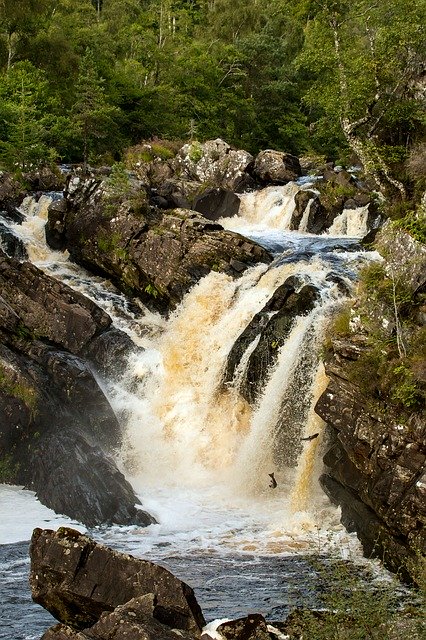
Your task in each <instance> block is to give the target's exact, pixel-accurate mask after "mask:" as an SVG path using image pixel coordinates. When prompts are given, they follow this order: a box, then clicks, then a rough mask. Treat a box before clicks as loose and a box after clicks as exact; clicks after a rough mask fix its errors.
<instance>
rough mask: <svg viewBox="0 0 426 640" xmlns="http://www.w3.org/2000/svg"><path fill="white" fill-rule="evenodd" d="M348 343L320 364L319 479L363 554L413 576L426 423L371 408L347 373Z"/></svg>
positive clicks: (419, 547)
mask: <svg viewBox="0 0 426 640" xmlns="http://www.w3.org/2000/svg"><path fill="white" fill-rule="evenodd" d="M350 346H351V345H350V343H349V344H346V345H345V349H344V351H345V355H343V353H342V347H343V345H342V344H340V345H336V347H335V349H336V350H335V352H334V356H333V358H332V360H331V361H330V362H329V363H328V364H327V367H326V371H327V373H328V375H329V376H330V382H329V385H328V387H327V390H326V391H325V393H324V394H323V395H322V396H321V397H320V399H319V401H318V403H317V406H316V412H317V413H318V414H319V415H320V416H321V417H322V418H323V420H325V421H326V422H327V424H328V426H329V448H328V451H327V453H326V455H325V457H324V463H325V472H324V474H323V475H322V477H321V484H322V486H323V488H324V490H325V491H326V493H327V494H328V495H329V496H330V498H331V499H332V500H333V501H334V502H335V503H336V504H339V505H341V508H342V522H343V524H344V525H345V526H346V527H347V528H348V530H350V531H356V532H357V534H358V537H359V538H360V540H361V542H362V545H363V548H364V552H365V553H366V555H378V556H379V557H381V558H383V560H384V562H385V564H386V565H387V566H388V567H389V568H390V569H391V570H392V571H402V573H403V575H404V576H405V577H408V576H409V575H411V577H413V578H414V579H416V574H415V571H416V570H415V568H414V565H415V564H416V561H417V554H418V553H425V552H426V539H425V530H424V525H425V522H426V471H425V460H426V446H425V445H426V425H425V423H424V421H422V420H421V417H420V415H413V416H412V418H411V420H409V421H408V422H407V423H405V424H401V423H399V422H397V420H396V416H392V414H391V412H387V413H384V414H380V413H378V412H377V413H376V412H375V411H374V410H373V409H369V407H368V399H367V398H366V397H365V396H364V395H363V393H362V392H361V391H360V389H359V387H358V386H357V385H355V384H353V383H352V382H350V381H349V380H348V379H347V377H346V375H347V374H346V373H345V367H346V366H347V363H348V357H347V354H348V351H349V349H350Z"/></svg>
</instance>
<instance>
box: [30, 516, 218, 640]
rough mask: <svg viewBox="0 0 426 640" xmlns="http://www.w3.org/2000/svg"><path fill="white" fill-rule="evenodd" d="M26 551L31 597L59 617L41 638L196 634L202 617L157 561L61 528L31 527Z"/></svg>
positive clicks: (188, 592) (185, 589)
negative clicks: (122, 550)
mask: <svg viewBox="0 0 426 640" xmlns="http://www.w3.org/2000/svg"><path fill="white" fill-rule="evenodd" d="M30 555H31V574H30V585H31V590H32V596H33V599H34V600H35V602H38V603H39V604H41V605H42V606H43V607H45V608H46V609H47V610H48V611H50V613H52V615H54V616H55V617H56V618H57V619H58V620H59V621H60V622H61V623H62V626H61V625H59V626H58V627H54V628H53V629H51V630H50V631H48V632H47V633H46V634H45V636H44V637H45V638H50V639H52V640H53V638H56V639H59V638H73V637H75V638H100V639H103V638H116V640H119V639H121V638H123V639H124V638H133V637H141V638H148V639H149V638H152V639H154V638H158V639H159V640H160V639H162V638H164V640H166V639H167V640H169V639H171V638H179V637H181V638H182V637H183V638H197V637H199V636H200V632H201V629H202V627H203V626H204V624H205V620H204V617H203V614H202V612H201V609H200V607H199V605H198V603H197V601H196V599H195V596H194V592H193V590H192V589H191V588H190V587H189V586H188V585H187V584H185V583H184V582H182V581H181V580H179V579H177V578H175V577H174V576H173V575H172V574H171V573H170V572H169V571H167V570H166V569H164V568H163V567H160V566H158V565H155V564H153V563H152V562H148V561H147V560H140V559H137V558H133V557H132V556H130V555H125V554H123V553H119V552H117V551H113V550H111V549H108V548H107V547H104V546H103V545H100V544H97V543H96V542H94V541H93V540H91V539H90V538H88V537H87V536H85V535H82V534H80V533H78V532H77V531H74V530H72V529H67V528H62V529H59V530H58V531H57V532H53V531H49V530H41V529H35V530H34V533H33V537H32V540H31V547H30ZM64 625H65V626H64ZM80 630H82V631H81V635H80V634H78V633H77V634H76V633H75V632H76V631H80ZM173 630H175V631H173ZM176 630H177V631H176ZM136 632H137V633H140V635H132V634H133V633H135V634H136ZM126 633H127V635H126ZM144 633H145V634H146V635H143V634H144ZM156 634H157V635H156Z"/></svg>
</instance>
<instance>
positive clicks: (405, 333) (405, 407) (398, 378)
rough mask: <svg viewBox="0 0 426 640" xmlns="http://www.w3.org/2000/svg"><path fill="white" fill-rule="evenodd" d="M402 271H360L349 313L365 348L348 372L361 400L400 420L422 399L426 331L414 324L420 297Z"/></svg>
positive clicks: (376, 266) (377, 267)
mask: <svg viewBox="0 0 426 640" xmlns="http://www.w3.org/2000/svg"><path fill="white" fill-rule="evenodd" d="M406 266H407V265H405V264H404V265H401V266H400V267H399V270H398V271H393V270H391V269H390V267H389V266H388V265H387V264H386V263H385V262H382V263H372V264H370V265H369V266H368V267H366V268H365V269H363V270H362V272H361V282H360V288H359V297H358V302H357V306H356V310H355V311H356V313H357V314H358V315H359V316H360V318H361V321H362V325H363V327H364V328H365V330H366V331H367V332H368V344H367V348H366V349H365V350H364V351H363V352H362V353H361V355H360V356H359V358H358V359H357V360H356V361H355V362H353V363H351V364H350V365H349V366H348V371H349V375H350V377H351V379H352V380H353V381H354V382H356V384H357V385H358V386H359V387H360V388H361V390H362V391H363V392H364V393H365V395H366V396H369V397H370V398H373V399H375V400H376V401H379V402H380V403H385V404H386V403H387V404H390V405H393V407H394V409H395V410H397V411H399V412H401V414H403V413H409V412H410V411H411V410H417V409H421V408H422V406H424V403H425V398H426V384H425V383H426V372H425V370H424V358H425V357H426V331H424V328H423V327H421V326H419V325H418V323H417V321H416V317H417V315H416V314H417V309H418V307H419V305H420V304H421V294H418V293H416V291H415V290H414V289H413V287H412V285H411V284H410V281H409V279H408V278H407V277H406V276H405V275H404V274H405V271H404V269H405V268H406ZM408 268H409V266H408ZM422 363H423V364H422Z"/></svg>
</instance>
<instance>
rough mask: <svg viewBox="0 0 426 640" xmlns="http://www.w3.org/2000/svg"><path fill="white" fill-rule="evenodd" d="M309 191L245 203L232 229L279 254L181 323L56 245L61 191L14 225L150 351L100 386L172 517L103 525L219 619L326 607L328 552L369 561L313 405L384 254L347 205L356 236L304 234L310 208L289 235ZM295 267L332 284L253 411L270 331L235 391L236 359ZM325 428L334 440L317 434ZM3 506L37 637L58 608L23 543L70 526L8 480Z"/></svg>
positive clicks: (14, 634)
mask: <svg viewBox="0 0 426 640" xmlns="http://www.w3.org/2000/svg"><path fill="white" fill-rule="evenodd" d="M299 189H300V187H299V186H298V185H295V184H293V183H290V185H287V186H286V187H279V188H277V187H273V188H270V189H266V190H264V192H261V193H257V194H248V195H246V196H242V207H241V215H240V216H239V217H238V218H232V219H229V220H228V219H227V220H223V221H222V222H223V224H224V226H226V228H228V229H232V230H236V231H238V232H239V233H242V234H244V235H246V236H248V237H251V238H253V239H256V240H257V241H258V242H260V243H262V244H263V245H264V246H266V247H267V248H269V250H270V251H272V252H273V253H274V254H275V260H274V262H273V263H272V265H269V266H267V265H258V266H256V267H253V268H251V269H249V270H247V271H246V272H245V273H244V274H243V275H242V277H241V278H239V279H238V280H233V279H232V278H230V277H229V276H226V275H224V274H220V273H215V272H212V273H210V274H209V275H208V276H206V277H205V278H204V279H202V280H201V281H200V282H199V283H198V284H197V285H196V286H195V287H194V288H193V289H192V290H191V291H190V292H189V293H188V294H187V296H186V297H185V299H184V300H183V301H182V303H181V305H180V306H179V308H178V309H177V310H176V311H175V313H174V314H173V315H172V316H171V318H170V319H169V320H168V321H167V322H166V321H165V320H164V319H163V318H161V317H160V316H158V315H157V314H154V313H151V312H149V311H147V310H146V309H144V308H143V307H141V305H138V304H137V303H135V302H134V301H129V300H127V299H126V298H125V297H124V296H123V295H122V294H120V293H119V292H117V291H116V290H115V289H114V288H113V287H112V286H111V285H110V284H109V283H108V282H107V281H105V280H103V279H101V278H98V277H93V276H91V275H89V274H88V273H87V272H85V271H84V270H83V269H81V268H80V267H77V266H76V265H73V264H72V263H70V262H69V261H68V256H67V254H66V253H61V252H52V251H50V250H49V249H48V247H47V246H46V244H45V240H44V223H45V220H46V216H47V206H48V203H49V201H50V200H49V198H43V199H42V200H41V201H39V203H37V204H35V203H34V201H33V200H31V199H27V200H26V201H25V202H24V204H23V207H22V211H23V213H24V214H25V220H24V222H23V223H22V224H20V225H18V224H10V223H7V224H8V226H9V227H10V229H11V230H12V231H13V233H15V234H16V235H17V236H18V237H20V238H21V239H22V240H23V242H24V243H25V245H26V248H27V251H28V255H29V257H30V259H31V260H32V261H33V262H34V263H35V264H37V266H39V267H40V268H42V269H43V270H44V271H46V272H47V273H49V274H50V275H52V276H54V277H56V278H59V279H61V280H62V281H64V282H66V283H67V284H68V285H69V286H71V287H73V288H74V289H77V290H79V291H81V292H83V293H84V294H85V295H87V296H88V297H90V298H91V299H93V300H95V301H96V302H97V303H98V304H99V305H100V306H102V307H103V308H104V309H105V310H106V311H107V312H108V313H109V314H110V315H111V317H112V318H113V320H114V323H115V325H116V326H118V327H119V328H120V329H122V330H124V331H126V332H127V333H128V334H129V335H130V336H131V337H132V338H133V340H134V342H135V344H136V345H137V346H138V347H143V349H137V350H135V353H134V354H133V355H132V356H131V357H130V358H129V362H128V366H127V368H126V370H125V371H123V373H122V376H121V378H120V379H119V380H115V381H108V380H100V381H99V382H100V384H101V385H102V387H103V389H104V390H105V393H106V394H107V396H108V398H109V400H110V402H111V404H112V406H113V408H114V410H115V411H116V413H117V416H118V417H119V419H120V421H121V423H122V424H123V425H124V427H125V433H126V437H125V443H124V446H123V450H122V452H121V457H120V461H119V463H120V465H121V466H122V468H123V469H124V470H125V473H126V475H127V477H129V479H130V480H131V482H132V484H133V486H134V488H135V490H136V491H137V493H138V495H140V498H141V503H142V504H143V507H144V508H145V509H146V510H147V511H149V512H150V513H152V514H153V515H154V516H155V517H156V519H157V520H158V522H159V524H157V525H152V526H150V527H148V528H145V529H144V528H138V527H110V528H99V529H97V530H95V531H92V532H90V533H91V534H92V535H93V536H94V537H95V538H97V539H99V540H101V541H103V542H105V543H106V544H108V545H110V546H113V547H115V548H118V549H123V550H126V551H128V552H132V553H133V554H134V555H139V556H143V557H145V558H149V559H152V560H154V561H158V562H160V563H161V564H163V565H164V566H167V567H168V568H170V569H171V570H172V571H173V572H175V573H176V574H177V575H178V576H179V577H181V578H183V579H184V580H186V581H187V582H188V583H189V584H191V585H192V586H193V587H194V588H195V590H196V594H197V597H198V598H199V601H200V604H201V606H202V607H203V610H204V612H205V615H206V618H207V619H208V620H211V619H213V618H217V617H236V616H239V615H244V614H247V613H248V612H250V611H259V612H261V613H263V614H265V615H266V616H267V617H268V618H269V619H272V620H273V619H280V618H281V619H282V618H283V617H284V616H285V614H286V613H287V612H288V611H289V610H290V609H291V608H292V607H294V606H302V605H304V606H312V607H314V606H318V605H319V602H318V588H317V582H318V576H317V574H316V571H315V569H314V568H313V565H312V557H314V556H318V555H323V556H324V555H325V556H328V557H336V556H343V557H346V558H351V559H352V561H354V562H358V563H360V564H362V563H363V561H362V559H361V553H360V549H359V545H358V543H357V541H356V539H355V537H354V536H353V535H349V534H347V533H346V532H345V530H344V529H343V528H342V526H341V525H340V523H339V512H338V510H337V509H336V508H334V507H333V506H332V505H330V503H329V502H328V500H327V498H326V496H325V495H324V494H323V493H322V491H321V490H320V488H319V485H318V482H317V480H318V476H319V474H320V472H321V453H322V450H323V442H322V432H323V426H324V425H323V423H322V421H321V420H320V419H319V417H318V416H316V414H315V413H314V411H313V407H314V405H315V402H316V400H317V398H318V397H319V395H320V394H321V392H322V391H323V390H324V388H325V386H326V383H327V381H326V377H325V374H324V371H323V367H322V365H321V362H320V360H319V356H318V354H319V350H320V346H321V342H322V340H323V335H324V329H325V327H326V325H327V322H328V320H329V318H330V316H331V314H332V313H334V312H335V310H336V309H337V308H339V305H341V303H342V301H343V300H344V296H345V295H347V293H348V291H350V290H351V288H352V286H353V281H354V280H355V278H356V273H357V271H358V269H359V266H360V264H361V263H362V262H364V261H365V260H369V259H371V258H372V256H371V254H367V253H365V252H363V251H362V250H361V249H360V247H359V246H358V242H357V237H359V236H361V235H362V233H363V230H364V227H365V215H364V214H365V212H364V211H361V210H359V211H358V216H357V215H356V214H355V213H352V214H351V219H350V223H349V222H348V218H347V214H346V222H345V223H344V224H343V222H342V224H341V225H340V227H338V226H337V223H336V227H335V229H334V232H336V233H337V232H342V233H345V232H346V231H350V232H351V233H353V235H354V236H355V237H353V238H350V237H348V236H347V235H343V236H339V237H335V236H332V235H330V234H328V235H326V236H325V235H324V236H320V237H319V236H313V235H310V234H306V233H303V225H304V218H305V216H304V217H303V218H302V221H301V225H300V228H299V231H298V232H289V231H288V226H289V221H290V218H291V213H292V210H293V208H294V195H295V194H296V193H297V191H298V190H299ZM308 206H309V204H308ZM345 225H346V226H345ZM292 275H297V276H298V278H299V279H300V283H301V285H300V286H302V285H303V284H311V285H314V286H315V287H317V289H318V290H319V292H320V296H319V300H318V302H317V304H316V305H315V307H314V309H313V310H312V311H311V312H309V313H308V314H306V315H305V316H302V317H299V318H297V319H296V320H295V322H294V324H293V327H292V329H291V331H290V334H289V336H288V339H287V341H286V343H285V344H284V346H283V347H282V348H281V349H280V350H279V353H278V358H277V364H276V366H275V367H274V368H273V370H271V371H270V374H269V377H268V378H267V380H266V381H265V386H264V388H263V390H262V393H261V394H260V397H259V399H258V401H257V403H256V406H254V407H250V406H249V404H248V403H247V402H246V400H245V399H244V398H243V397H242V395H241V394H240V391H239V386H240V383H241V379H242V376H243V375H244V370H245V367H246V366H247V363H248V360H249V357H250V355H251V353H252V352H253V350H254V349H255V348H256V344H257V342H256V340H255V341H253V343H252V344H251V345H250V346H249V347H248V349H247V351H246V353H245V354H244V356H243V358H242V359H241V362H240V364H239V366H238V367H237V370H236V373H235V376H234V379H233V380H232V382H231V383H228V384H227V385H223V384H222V376H223V372H224V369H225V366H226V361H227V356H228V353H229V351H230V349H231V348H232V346H233V344H234V342H235V340H236V339H237V338H238V336H239V335H240V333H241V332H242V331H243V330H244V328H245V327H246V326H247V324H248V323H249V321H250V320H251V318H252V317H253V316H254V315H255V314H256V313H257V312H259V311H260V310H261V309H262V308H263V306H264V305H265V303H266V302H267V301H268V300H269V298H270V297H271V296H272V294H273V292H274V291H275V289H276V288H277V287H278V286H279V285H280V284H282V283H283V282H284V281H285V280H286V279H287V278H288V277H289V276H292ZM314 433H319V434H320V435H319V437H317V438H315V439H314V440H311V441H303V440H301V438H302V437H306V436H309V435H310V434H314ZM272 471H274V472H275V476H276V478H277V481H278V486H277V488H276V489H274V490H271V489H270V488H269V486H268V482H269V476H268V474H269V473H270V472H272ZM0 500H2V502H3V508H2V511H3V512H4V513H5V516H8V515H9V514H13V516H12V517H11V518H9V520H8V519H7V517H5V519H4V521H3V523H0V542H3V543H8V544H5V546H3V547H0V563H1V565H0V566H1V567H2V570H3V571H4V572H5V575H6V578H5V581H4V583H3V587H2V588H4V589H5V592H4V594H3V605H2V606H3V615H2V618H3V621H6V623H5V622H3V624H6V626H5V627H4V628H5V631H4V632H3V633H6V635H1V631H0V638H10V639H12V638H15V640H17V639H21V638H22V639H24V638H27V639H29V638H32V637H37V633H38V634H39V633H40V629H41V628H44V627H46V626H48V625H49V624H50V621H49V619H50V617H49V616H48V614H46V613H44V612H42V611H41V609H40V610H39V608H36V609H34V607H35V605H33V607H32V606H31V605H29V593H28V591H27V589H26V587H25V575H26V572H27V571H28V560H27V558H26V545H24V544H23V543H21V544H12V543H14V542H15V543H17V542H18V541H20V540H26V539H28V538H29V535H30V531H31V528H32V527H33V526H42V527H44V526H51V527H52V528H55V527H57V526H59V524H60V523H59V522H58V521H57V520H56V518H55V515H54V514H52V513H51V512H49V511H48V510H47V509H45V508H44V507H41V505H39V504H38V503H37V502H36V499H35V497H34V496H33V495H32V494H30V493H28V492H23V491H21V490H20V489H19V488H10V487H3V489H0ZM19 504H22V508H19V507H18V506H17V505H19ZM18 513H19V514H20V515H21V516H22V518H21V519H20V518H19V517H17V514H18ZM38 610H39V611H38ZM17 619H19V622H17ZM43 625H44V627H43ZM7 634H9V635H7Z"/></svg>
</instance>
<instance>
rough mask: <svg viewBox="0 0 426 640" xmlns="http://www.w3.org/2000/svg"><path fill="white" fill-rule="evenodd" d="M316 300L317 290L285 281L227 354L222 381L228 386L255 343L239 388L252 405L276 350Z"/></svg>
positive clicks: (272, 363) (295, 281)
mask: <svg viewBox="0 0 426 640" xmlns="http://www.w3.org/2000/svg"><path fill="white" fill-rule="evenodd" d="M318 297H319V292H318V290H317V289H316V287H314V286H312V285H309V284H308V285H303V283H302V282H301V281H300V280H299V279H298V278H297V277H294V276H292V277H290V278H287V280H286V281H285V282H284V284H282V285H281V286H280V287H278V289H277V290H276V291H275V293H274V295H273V296H272V298H271V299H270V300H269V301H268V302H267V304H266V305H265V306H264V307H263V309H262V310H261V311H260V312H259V313H257V314H256V315H255V316H254V317H253V318H252V320H251V321H250V323H249V324H248V325H247V327H246V328H245V329H244V331H243V332H242V333H241V335H240V336H239V337H238V338H237V340H236V342H235V344H234V345H233V347H232V349H231V351H230V353H229V355H228V361H227V367H226V371H225V374H224V378H223V382H224V383H229V382H231V381H232V380H233V379H234V376H235V374H236V371H237V369H238V367H239V365H240V363H241V361H242V359H243V357H244V354H245V353H246V352H247V350H248V349H249V347H250V345H252V344H253V343H254V341H255V340H256V341H257V342H256V343H255V346H254V349H253V351H252V352H251V354H250V356H249V358H248V361H247V364H246V366H245V369H244V374H243V376H242V378H241V381H240V386H239V389H240V392H241V394H242V395H243V397H244V398H245V399H246V400H247V401H248V402H249V403H254V402H255V401H256V399H257V397H258V394H259V392H260V391H261V389H262V388H263V386H264V383H265V380H266V377H267V376H268V375H269V373H270V371H271V370H272V368H273V366H274V365H275V363H276V361H277V358H278V353H279V350H280V348H281V347H282V345H283V344H284V342H285V340H286V338H287V337H288V335H289V333H290V330H291V327H292V326H293V323H294V320H295V318H297V317H298V316H300V315H305V314H306V313H308V312H309V311H310V310H312V309H313V307H314V305H315V303H316V301H317V300H318Z"/></svg>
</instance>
